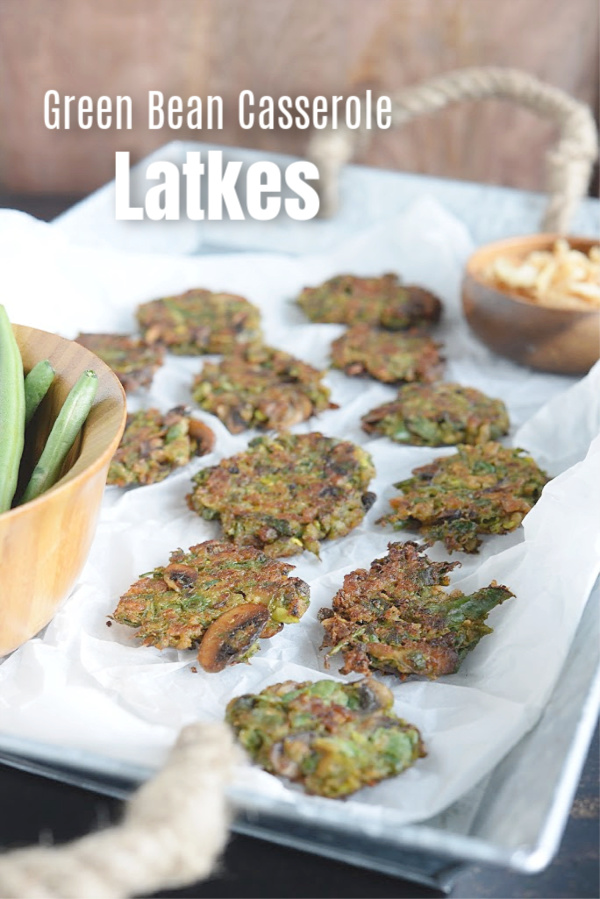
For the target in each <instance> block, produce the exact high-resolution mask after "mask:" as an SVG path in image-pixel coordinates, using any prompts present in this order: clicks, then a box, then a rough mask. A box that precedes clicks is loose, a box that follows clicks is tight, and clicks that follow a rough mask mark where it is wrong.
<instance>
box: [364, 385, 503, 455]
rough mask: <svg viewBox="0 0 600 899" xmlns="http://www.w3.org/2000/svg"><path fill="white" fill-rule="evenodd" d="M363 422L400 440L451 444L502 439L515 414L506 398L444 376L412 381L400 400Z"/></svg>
mask: <svg viewBox="0 0 600 899" xmlns="http://www.w3.org/2000/svg"><path fill="white" fill-rule="evenodd" d="M362 426H363V430H364V431H366V432H367V434H373V433H377V434H384V435H385V436H387V437H390V438H391V439H392V440H395V441H396V442H397V443H410V444H413V445H416V446H448V445H452V444H456V443H469V444H475V443H487V441H488V440H497V439H498V438H499V437H502V436H503V435H504V434H507V433H508V428H509V420H508V413H507V411H506V407H505V405H504V403H503V402H502V400H497V399H491V398H490V397H488V396H486V395H485V394H484V393H481V391H479V390H475V388H474V387H463V386H462V385H460V384H450V383H446V382H441V381H440V382H438V383H437V384H406V385H405V386H404V387H401V388H400V390H399V392H398V396H397V398H396V399H395V400H392V402H390V403H384V404H383V405H382V406H377V408H376V409H372V410H371V411H370V412H367V414H366V415H363V417H362Z"/></svg>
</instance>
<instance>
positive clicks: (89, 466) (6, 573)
mask: <svg viewBox="0 0 600 899" xmlns="http://www.w3.org/2000/svg"><path fill="white" fill-rule="evenodd" d="M14 331H15V335H16V338H17V342H18V344H19V347H20V349H21V355H22V356H23V364H24V368H25V371H26V372H27V371H29V370H30V369H31V368H32V367H33V366H34V365H35V363H36V362H39V361H40V360H41V359H49V360H50V362H51V363H52V365H53V367H54V369H55V371H56V373H57V376H56V378H55V379H54V383H53V385H52V387H51V388H50V391H49V392H48V395H47V396H46V397H45V399H44V401H43V403H42V405H41V406H40V408H39V410H38V412H37V413H36V443H37V445H38V447H39V446H40V445H41V444H42V443H43V442H44V441H45V438H46V436H47V435H48V433H49V430H50V427H51V425H52V422H53V421H54V419H55V418H56V415H57V413H58V410H59V409H60V407H61V406H62V403H63V402H64V400H65V398H66V396H67V393H68V392H69V390H70V388H71V387H72V386H73V384H75V382H76V380H77V378H78V377H79V375H80V374H81V373H82V372H83V371H85V370H86V369H87V368H92V369H93V370H94V371H95V372H96V373H97V375H98V392H97V394H96V399H95V401H94V405H93V407H92V410H91V412H90V414H89V417H88V420H87V422H86V423H85V426H84V428H83V431H82V435H81V437H80V439H79V440H78V443H77V444H76V445H75V446H74V447H73V450H72V452H71V453H70V454H69V458H67V460H66V462H65V466H64V467H63V472H64V473H63V476H62V477H61V479H60V481H59V482H58V483H57V484H56V485H55V486H54V487H53V488H52V489H51V490H49V491H48V492H47V493H44V494H42V495H41V496H40V497H38V498H37V499H35V500H32V501H31V502H29V503H25V504H24V505H23V506H17V507H16V508H14V509H11V510H10V511H9V512H5V513H4V514H3V515H0V596H1V601H2V602H1V610H2V611H1V614H0V656H2V655H4V654H6V653H8V652H10V651H11V650H13V649H16V648H17V647H18V646H20V645H21V644H22V643H24V642H25V641H26V640H28V639H29V638H30V637H33V636H34V635H35V634H37V633H38V631H39V630H41V628H43V627H44V626H45V625H46V624H48V622H49V621H50V619H51V618H52V616H53V615H54V613H55V611H56V609H57V607H58V605H59V604H60V602H61V601H62V600H63V599H64V598H65V597H66V596H67V594H68V593H69V591H70V590H71V588H72V587H73V585H74V584H75V581H76V579H77V576H78V575H79V573H80V571H81V569H82V567H83V565H84V562H85V560H86V557H87V554H88V552H89V549H90V546H91V543H92V538H93V536H94V531H95V528H96V522H97V519H98V514H99V511H100V503H101V500H102V494H103V491H104V486H105V483H106V474H107V471H108V465H109V462H110V460H111V458H112V456H113V454H114V452H115V450H116V448H117V446H118V444H119V440H120V439H121V435H122V433H123V429H124V427H125V417H126V411H127V410H126V403H125V394H124V392H123V388H122V387H121V385H120V383H119V380H118V378H117V377H116V376H115V375H114V374H113V372H112V371H111V370H110V369H109V368H108V366H107V365H105V364H104V363H103V362H101V361H100V360H99V359H98V357H97V356H94V355H93V354H92V353H90V351H89V350H86V349H85V348H84V347H82V346H80V345H79V344H78V343H74V342H73V341H71V340H65V339H64V338H63V337H58V336H57V335H56V334H49V333H47V332H46V331H38V330H36V329H35V328H27V327H25V326H22V325H15V326H14Z"/></svg>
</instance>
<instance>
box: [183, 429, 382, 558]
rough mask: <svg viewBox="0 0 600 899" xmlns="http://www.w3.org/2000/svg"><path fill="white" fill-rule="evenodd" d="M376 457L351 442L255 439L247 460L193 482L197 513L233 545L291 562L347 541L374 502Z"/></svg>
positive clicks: (243, 456)
mask: <svg viewBox="0 0 600 899" xmlns="http://www.w3.org/2000/svg"><path fill="white" fill-rule="evenodd" d="M374 474H375V469H374V468H373V464H372V462H371V457H370V456H369V454H368V453H367V452H365V450H363V449H361V448H360V447H359V446H356V445H355V444H353V443H350V442H349V441H347V440H346V441H342V440H336V439H334V438H331V437H324V436H323V434H319V433H316V432H313V433H310V434H280V435H279V436H277V437H256V438H255V439H254V440H252V441H250V444H249V446H248V449H247V450H246V451H244V452H241V453H238V454H237V455H235V456H231V457H230V458H229V459H224V460H223V461H222V462H220V463H219V464H218V465H215V466H212V467H210V468H204V469H202V470H201V471H199V472H198V473H197V474H196V475H195V477H194V478H193V482H194V485H195V486H194V490H193V492H192V493H191V494H190V495H189V496H188V504H189V506H190V508H191V509H193V510H194V511H195V512H197V513H198V514H199V515H202V517H203V518H206V519H209V520H210V519H214V518H218V519H220V521H221V526H222V528H223V533H224V535H225V536H226V537H227V538H229V540H232V541H233V542H234V543H237V544H241V545H250V546H256V547H258V548H260V549H262V550H263V551H264V552H265V553H267V555H269V556H291V555H295V554H296V553H300V552H302V550H303V549H308V550H310V551H311V552H313V553H315V554H317V555H318V553H319V541H320V540H326V539H333V538H335V537H343V536H344V535H345V534H348V533H349V532H350V531H351V530H352V529H353V528H355V527H356V526H357V525H358V524H360V522H361V521H362V519H363V517H364V515H365V512H366V510H367V509H368V508H369V507H370V506H371V505H372V503H373V501H374V499H375V497H374V495H373V494H372V493H367V492H366V491H367V487H368V485H369V481H370V480H371V478H372V477H373V476H374Z"/></svg>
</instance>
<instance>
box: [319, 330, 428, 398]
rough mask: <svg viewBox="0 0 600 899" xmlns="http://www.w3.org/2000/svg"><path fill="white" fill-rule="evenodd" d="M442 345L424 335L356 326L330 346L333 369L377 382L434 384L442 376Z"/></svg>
mask: <svg viewBox="0 0 600 899" xmlns="http://www.w3.org/2000/svg"><path fill="white" fill-rule="evenodd" d="M440 347H441V344H440V343H436V342H435V341H434V340H432V339H431V338H430V337H427V336H425V335H424V334H416V333H410V334H406V333H402V334H400V333H396V332H393V331H385V330H383V329H382V328H371V327H369V325H355V326H354V327H353V328H348V330H347V331H346V333H345V334H342V336H341V337H338V339H337V340H334V341H333V343H332V344H331V359H332V365H333V367H334V368H341V369H342V370H343V371H344V372H345V373H346V374H347V375H352V376H354V375H370V376H371V377H372V378H376V379H377V380H378V381H383V382H384V383H386V384H393V383H396V382H398V381H435V380H436V379H437V378H439V377H440V376H441V372H442V367H443V360H442V357H441V356H440V353H439V350H440Z"/></svg>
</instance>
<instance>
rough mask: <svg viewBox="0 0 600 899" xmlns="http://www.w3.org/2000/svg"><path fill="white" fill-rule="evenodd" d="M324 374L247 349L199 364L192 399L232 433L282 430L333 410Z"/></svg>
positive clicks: (282, 356)
mask: <svg viewBox="0 0 600 899" xmlns="http://www.w3.org/2000/svg"><path fill="white" fill-rule="evenodd" d="M323 375H324V372H321V371H318V370H317V369H316V368H313V367H312V366H311V365H307V363H306V362H301V361H300V359H296V358H295V357H294V356H291V355H290V354H289V353H285V352H284V351H283V350H277V349H273V347H267V346H260V345H253V346H249V347H246V348H245V349H241V350H238V351H236V352H235V353H234V354H233V355H232V356H229V357H227V358H225V359H223V360H222V361H221V362H217V363H210V362H207V363H205V365H204V367H203V369H202V371H201V372H200V374H199V375H197V376H196V378H195V379H194V383H193V387H192V396H193V398H194V400H195V401H196V402H197V403H198V405H199V406H201V407H202V409H205V410H206V411H207V412H212V413H213V414H214V415H216V416H217V417H218V418H220V419H221V421H222V422H223V424H224V425H225V426H226V427H227V428H228V429H229V430H230V431H231V433H232V434H239V433H240V432H241V431H244V430H245V429H246V428H264V429H273V430H276V431H277V430H284V429H286V428H290V427H292V425H295V424H298V422H301V421H305V420H306V419H307V418H310V417H311V415H315V414H316V413H318V412H322V411H323V410H324V409H332V408H333V409H335V408H337V407H336V406H335V405H333V404H332V403H330V402H329V396H330V391H329V389H328V388H327V387H325V385H324V384H323V383H322V379H323Z"/></svg>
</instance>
